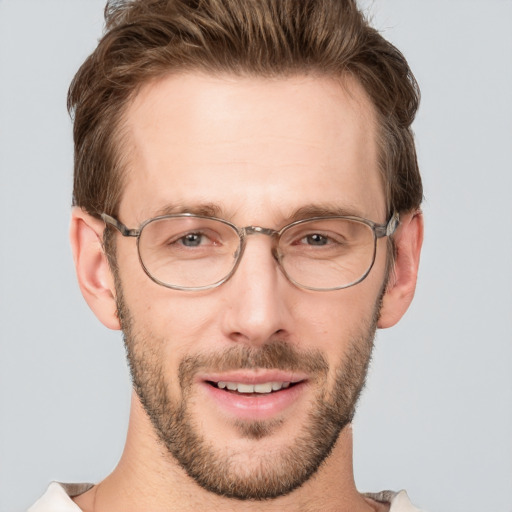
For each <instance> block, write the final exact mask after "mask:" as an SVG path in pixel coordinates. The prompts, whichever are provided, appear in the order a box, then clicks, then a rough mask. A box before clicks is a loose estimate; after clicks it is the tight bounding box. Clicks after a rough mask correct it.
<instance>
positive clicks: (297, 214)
mask: <svg viewBox="0 0 512 512" xmlns="http://www.w3.org/2000/svg"><path fill="white" fill-rule="evenodd" d="M351 216H352V217H361V216H362V215H361V212H360V211H359V210H358V209H357V208H355V207H353V206H338V205H332V204H314V203H312V204H307V205H304V206H301V207H300V208H298V209H297V210H295V211H294V212H293V213H292V214H291V215H290V216H289V217H287V220H286V221H287V223H291V222H295V221H297V220H304V219H310V218H313V217H351Z"/></svg>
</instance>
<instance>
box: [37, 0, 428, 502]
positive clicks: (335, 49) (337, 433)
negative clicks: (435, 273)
mask: <svg viewBox="0 0 512 512" xmlns="http://www.w3.org/2000/svg"><path fill="white" fill-rule="evenodd" d="M106 17H107V31H106V33H105V35H104V37H103V38H102V40H101V41H100V43H99V45H98V47H97V49H96V50H95V52H94V53H93V54H92V55H91V56H90V57H89V58H88V59H87V61H86V62H85V63H84V65H83V66H82V68H81V69H80V71H79V72H78V74H77V75H76V77H75V79H74V81H73V83H72V85H71V88H70V93H69V107H70V109H71V111H72V112H73V113H74V123H75V124H74V137H75V180H74V208H73V212H72V221H71V245H72V248H73V254H74V260H75V266H76V271H77V275H78V280H79V283H80V287H81V290H82V293H83V295H84V297H85V299H86V301H87V302H88V304H89V306H90V307H91V309H92V310H93V311H94V313H95V314H96V316H97V317H98V319H99V320H100V321H101V322H102V323H103V324H104V325H106V326H107V327H109V328H111V329H122V330H123V333H124V338H125V344H126V349H127V354H128V361H129V365H130V369H131V373H132V378H133V385H134V393H133V399H132V408H131V414H130V423H129V431H128V436H127V441H126V446H125V451H124V453H123V456H122V458H121V461H120V462H119V464H118V466H117V467H116V469H115V470H114V471H113V472H112V474H111V475H109V476H108V477H107V478H105V479H104V480H103V481H102V482H100V483H99V484H97V485H89V484H74V485H67V486H63V485H59V484H56V483H54V484H52V485H51V486H50V488H49V489H48V492H47V493H46V494H45V496H43V497H42V498H41V499H40V500H39V501H38V502H37V503H36V504H35V505H34V506H33V507H32V508H31V509H30V510H31V511H32V512H34V511H35V512H41V511H45V510H57V509H58V510H70V511H71V510H74V511H76V510H83V511H98V512H101V511H107V510H108V511H110V512H115V511H125V512H127V511H135V510H149V511H165V510H183V511H188V510H190V511H192V510H193V511H201V510H219V511H222V510H248V511H250V510H286V511H294V510H297V511H298V510H307V511H313V510H318V511H351V512H358V511H361V512H362V511H371V510H379V511H380V510H391V511H392V512H404V511H414V510H417V509H416V508H415V507H413V506H412V505H411V503H410V502H409V499H408V497H407V495H406V494H405V492H399V493H393V492H389V491H387V492H381V493H376V494H360V493H359V492H358V491H357V489H356V487H355V484H354V479H353V470H352V436H351V427H350V424H351V420H352V418H353V415H354V411H355V406H356V402H357V399H358V396H359V394H360V392H361V389H362V387H363V385H364V380H365V376H366V371H367V367H368V363H369V360H370V356H371V350H372V345H373V338H374V333H375V330H376V328H377V327H380V328H386V327H390V326H392V325H394V324H395V323H396V322H397V321H398V320H399V319H400V318H401V317H402V315H403V314H404V313H405V311H406V310H407V308H408V306H409V304H410V302H411V300H412V297H413V295H414V288H415V283H416V275H417V269H418V262H419V254H420V249H421V242H422V233H423V225H422V218H421V214H420V211H419V207H420V203H421V198H422V189H421V179H420V176H419V172H418V167H417V162H416V156H415V149H414V143H413V139H412V134H411V131H410V125H411V123H412V120H413V118H414V115H415V112H416V109H417V105H418V91H417V87H416V84H415V81H414V78H413V77H412V74H411V72H410V70H409V68H408V66H407V63H406V62H405V60H404V58H403V56H402V55H401V54H400V53H399V52H398V51H397V50H396V49H395V48H394V47H393V46H392V45H391V44H389V43H388V42H386V41H385V40H384V39H383V38H382V37H381V36H380V35H379V34H378V33H377V32H376V31H374V30H373V29H371V28H370V27H369V26H368V25H367V24H366V22H365V20H364V19H363V17H362V16H361V14H360V13H359V11H358V10H357V7H356V5H355V2H353V1H351V0H344V1H340V0H302V1H301V2H296V1H292V0H289V1H288V0H236V1H235V0H205V1H202V2H190V1H183V0H182V1H179V0H172V1H167V0H165V1H164V0H135V1H132V2H112V3H111V4H110V5H108V6H107V9H106Z"/></svg>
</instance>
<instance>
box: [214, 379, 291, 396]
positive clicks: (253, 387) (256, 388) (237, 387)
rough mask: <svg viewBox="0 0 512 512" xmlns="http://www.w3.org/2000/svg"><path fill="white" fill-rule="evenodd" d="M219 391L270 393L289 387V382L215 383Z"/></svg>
mask: <svg viewBox="0 0 512 512" xmlns="http://www.w3.org/2000/svg"><path fill="white" fill-rule="evenodd" d="M217 387H218V388H219V389H226V388H227V389H228V390H229V391H238V392H239V393H261V394H266V393H271V392H272V391H279V390H280V389H286V388H288V387H290V383H289V382H264V383H262V384H243V383H241V382H224V381H220V382H217Z"/></svg>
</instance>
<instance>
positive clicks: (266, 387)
mask: <svg viewBox="0 0 512 512" xmlns="http://www.w3.org/2000/svg"><path fill="white" fill-rule="evenodd" d="M254 391H256V393H270V392H271V391H272V382H267V383H265V384H256V385H255V386H254Z"/></svg>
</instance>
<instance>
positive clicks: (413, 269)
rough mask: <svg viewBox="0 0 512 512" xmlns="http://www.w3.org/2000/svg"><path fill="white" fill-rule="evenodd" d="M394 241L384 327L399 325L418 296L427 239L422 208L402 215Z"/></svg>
mask: <svg viewBox="0 0 512 512" xmlns="http://www.w3.org/2000/svg"><path fill="white" fill-rule="evenodd" d="M394 241H395V247H396V258H395V262H394V264H393V267H392V269H391V273H390V276H389V282H388V285H387V288H386V292H385V293H384V297H383V299H382V308H381V310H380V316H379V321H378V323H377V325H378V327H379V328H381V329H385V328H387V327H391V326H393V325H395V324H396V323H397V322H398V321H399V320H400V318H402V316H403V315H404V313H405V312H406V311H407V308H408V307H409V305H410V304H411V302H412V299H413V297H414V291H415V289H416V279H417V277H418V265H419V263H420V252H421V245H422V243H423V215H422V213H421V212H420V211H416V212H413V213H408V214H405V215H404V216H403V217H402V216H401V217H400V226H399V228H398V230H397V232H396V234H395V235H394Z"/></svg>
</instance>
